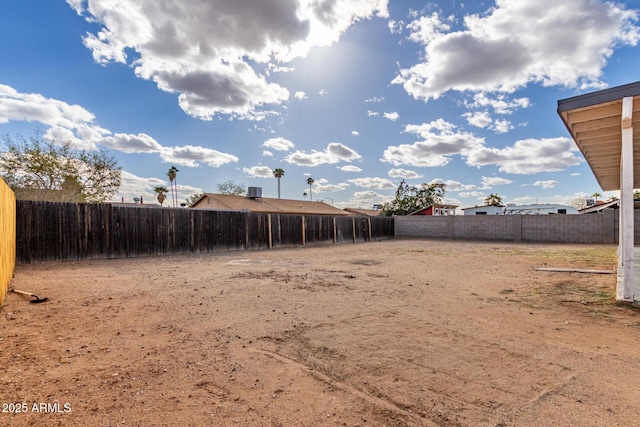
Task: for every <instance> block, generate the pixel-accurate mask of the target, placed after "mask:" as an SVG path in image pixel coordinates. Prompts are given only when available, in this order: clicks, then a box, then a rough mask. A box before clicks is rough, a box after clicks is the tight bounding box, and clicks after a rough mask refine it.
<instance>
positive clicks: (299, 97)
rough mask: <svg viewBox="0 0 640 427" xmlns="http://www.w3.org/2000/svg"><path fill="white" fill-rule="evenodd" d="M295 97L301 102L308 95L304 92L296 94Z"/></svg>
mask: <svg viewBox="0 0 640 427" xmlns="http://www.w3.org/2000/svg"><path fill="white" fill-rule="evenodd" d="M293 97H294V98H296V99H298V100H300V101H302V100H303V99H306V98H307V94H306V93H304V92H302V91H299V92H296V93H294V94H293Z"/></svg>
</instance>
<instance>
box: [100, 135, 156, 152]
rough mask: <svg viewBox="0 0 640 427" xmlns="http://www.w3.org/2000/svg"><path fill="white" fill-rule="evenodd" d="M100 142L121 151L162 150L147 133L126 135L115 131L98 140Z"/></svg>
mask: <svg viewBox="0 0 640 427" xmlns="http://www.w3.org/2000/svg"><path fill="white" fill-rule="evenodd" d="M100 144H101V145H104V146H105V147H109V148H113V149H114V150H118V151H122V152H123V153H159V152H161V151H162V150H163V148H162V145H160V144H159V143H158V142H157V141H156V140H155V139H153V138H152V137H150V136H149V135H147V134H144V133H140V134H138V135H127V134H122V133H116V134H115V135H114V136H108V137H105V138H103V139H101V140H100Z"/></svg>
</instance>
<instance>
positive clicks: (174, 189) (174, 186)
mask: <svg viewBox="0 0 640 427" xmlns="http://www.w3.org/2000/svg"><path fill="white" fill-rule="evenodd" d="M176 175H178V168H177V167H175V166H171V168H169V172H167V176H168V177H169V186H170V187H171V199H172V201H173V207H174V208H175V207H176V204H177V203H178V183H177V181H176Z"/></svg>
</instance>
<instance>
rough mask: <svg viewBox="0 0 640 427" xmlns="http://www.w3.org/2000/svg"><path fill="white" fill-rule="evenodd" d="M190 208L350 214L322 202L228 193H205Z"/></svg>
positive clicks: (296, 213) (276, 212)
mask: <svg viewBox="0 0 640 427" xmlns="http://www.w3.org/2000/svg"><path fill="white" fill-rule="evenodd" d="M191 208H192V209H208V210H216V211H249V212H253V213H269V214H281V215H327V216H350V215H351V214H350V213H349V212H345V211H343V210H342V209H338V208H334V207H333V206H331V205H328V204H326V203H323V202H307V201H303V200H290V199H272V198H269V197H246V196H232V195H229V194H212V193H205V194H203V195H202V197H200V198H199V199H198V200H196V202H195V203H194V204H193V205H192V206H191Z"/></svg>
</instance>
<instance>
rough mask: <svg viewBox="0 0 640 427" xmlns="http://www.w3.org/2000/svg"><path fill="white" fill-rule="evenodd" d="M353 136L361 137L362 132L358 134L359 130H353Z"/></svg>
mask: <svg viewBox="0 0 640 427" xmlns="http://www.w3.org/2000/svg"><path fill="white" fill-rule="evenodd" d="M351 135H353V136H358V135H360V132H358V131H357V130H352V131H351Z"/></svg>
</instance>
